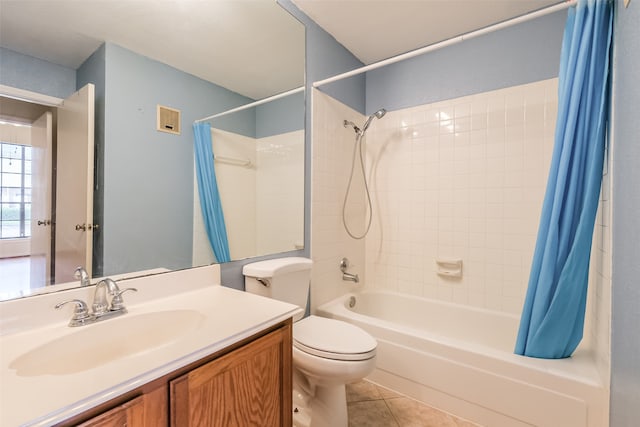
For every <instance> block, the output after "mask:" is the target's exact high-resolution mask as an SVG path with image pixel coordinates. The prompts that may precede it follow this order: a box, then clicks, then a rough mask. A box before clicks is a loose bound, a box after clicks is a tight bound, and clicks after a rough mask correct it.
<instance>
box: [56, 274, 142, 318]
mask: <svg viewBox="0 0 640 427" xmlns="http://www.w3.org/2000/svg"><path fill="white" fill-rule="evenodd" d="M127 291H134V292H137V291H138V290H137V289H136V288H126V289H122V290H120V288H119V287H118V285H117V284H116V282H115V281H113V280H112V279H109V278H107V279H103V280H101V281H99V282H98V284H97V285H96V288H95V290H94V293H93V304H91V312H89V310H88V308H87V304H85V302H84V301H82V300H79V299H71V300H67V301H62V302H61V303H59V304H56V306H55V308H56V309H59V308H60V307H62V306H63V305H65V304H67V303H74V304H75V305H76V307H75V309H74V312H73V316H72V317H71V320H70V321H69V326H83V325H88V324H91V323H95V322H99V321H101V320H105V319H110V318H112V317H116V316H120V315H123V314H125V313H126V312H127V309H126V308H125V306H124V301H123V300H122V294H123V293H125V292H127ZM107 295H109V296H110V297H111V302H109V300H108V298H107Z"/></svg>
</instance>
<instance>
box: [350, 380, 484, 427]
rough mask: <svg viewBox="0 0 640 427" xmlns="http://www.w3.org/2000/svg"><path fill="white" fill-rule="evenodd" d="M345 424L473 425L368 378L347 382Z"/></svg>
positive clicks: (376, 426)
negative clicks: (346, 418) (347, 416)
mask: <svg viewBox="0 0 640 427" xmlns="http://www.w3.org/2000/svg"><path fill="white" fill-rule="evenodd" d="M347 410H348V412H349V427H477V425H476V424H473V423H471V422H469V421H466V420H463V419H461V418H456V417H454V416H453V415H450V414H447V413H446V412H442V411H439V410H437V409H434V408H431V407H430V406H426V405H423V404H421V403H419V402H416V401H415V400H413V399H409V398H408V397H404V396H402V395H399V394H397V393H395V392H393V391H391V390H389V389H386V388H384V387H380V386H378V385H375V384H373V383H370V382H368V381H360V382H358V383H355V384H349V385H347Z"/></svg>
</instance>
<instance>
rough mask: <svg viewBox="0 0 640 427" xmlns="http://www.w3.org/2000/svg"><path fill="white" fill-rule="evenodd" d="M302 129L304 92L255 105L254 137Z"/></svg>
mask: <svg viewBox="0 0 640 427" xmlns="http://www.w3.org/2000/svg"><path fill="white" fill-rule="evenodd" d="M300 129H304V92H300V93H296V94H293V95H289V96H286V97H284V98H280V99H277V100H275V101H271V102H268V103H266V104H262V105H259V106H257V107H256V136H255V137H256V138H264V137H267V136H273V135H280V134H282V133H288V132H293V131H296V130H300Z"/></svg>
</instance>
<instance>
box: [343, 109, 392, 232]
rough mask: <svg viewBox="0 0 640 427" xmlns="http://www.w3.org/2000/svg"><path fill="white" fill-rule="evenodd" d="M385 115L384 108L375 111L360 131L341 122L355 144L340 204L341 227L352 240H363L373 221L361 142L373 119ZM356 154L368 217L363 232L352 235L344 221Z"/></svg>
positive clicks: (349, 123)
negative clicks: (358, 159)
mask: <svg viewBox="0 0 640 427" xmlns="http://www.w3.org/2000/svg"><path fill="white" fill-rule="evenodd" d="M385 114H387V110H385V109H384V108H381V109H379V110H378V111H376V112H375V113H373V114H372V115H370V116H369V117H368V118H367V121H365V122H364V125H363V126H362V129H360V128H359V127H358V126H356V125H355V124H354V123H353V122H350V121H349V120H345V121H344V122H343V125H344V127H352V128H353V130H354V131H355V132H356V144H355V145H354V146H353V159H352V160H351V174H350V175H349V183H348V184H347V191H346V193H345V195H344V202H343V203H342V225H344V229H345V230H346V232H347V234H348V235H349V236H351V237H352V238H354V239H363V238H364V237H365V236H366V235H367V233H369V229H370V228H371V220H372V219H373V207H372V204H371V195H370V194H369V185H368V184H367V176H366V173H365V165H364V153H363V148H362V147H363V145H364V144H363V142H362V140H363V139H364V133H365V132H366V131H367V129H368V128H369V126H370V125H371V122H372V121H373V119H381V118H382V117H383V116H384V115H385ZM358 152H359V153H360V156H359V157H360V169H361V171H362V180H363V182H364V190H365V194H366V195H367V204H368V206H369V215H367V217H368V219H367V225H366V228H365V230H364V232H363V233H362V234H360V235H356V234H354V233H353V232H352V231H351V230H350V229H349V226H347V219H346V210H347V199H348V198H349V193H350V191H351V182H352V180H353V174H354V171H355V166H356V154H357V153H358Z"/></svg>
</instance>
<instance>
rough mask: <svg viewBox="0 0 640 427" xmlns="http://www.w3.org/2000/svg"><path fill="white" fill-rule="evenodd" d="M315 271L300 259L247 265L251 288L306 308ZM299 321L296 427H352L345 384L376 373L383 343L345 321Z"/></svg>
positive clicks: (295, 365)
mask: <svg viewBox="0 0 640 427" xmlns="http://www.w3.org/2000/svg"><path fill="white" fill-rule="evenodd" d="M311 266H312V261H311V260H309V259H307V258H297V257H295V258H279V259H274V260H268V261H260V262H257V263H253V264H247V265H245V266H244V268H243V274H244V275H245V289H246V291H247V292H252V293H256V294H259V295H263V296H266V297H271V298H276V299H279V300H282V301H286V302H289V303H293V304H296V305H298V306H299V307H302V308H304V307H306V304H307V296H308V290H309V281H310V278H311ZM293 320H294V324H293V349H292V352H293V407H294V414H293V425H294V426H296V427H346V426H347V424H348V417H347V402H346V393H345V384H348V383H351V382H355V381H358V380H360V379H362V378H364V377H365V376H367V375H369V374H370V373H371V372H372V371H373V370H374V368H375V360H376V347H377V342H376V340H375V339H374V338H373V337H372V336H371V335H369V334H368V333H367V332H365V331H364V330H362V329H360V328H358V327H357V326H354V325H352V324H350V323H346V322H343V321H340V320H335V319H328V318H324V317H319V316H314V315H311V316H308V317H306V318H302V315H300V316H297V317H294V319H293Z"/></svg>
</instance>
